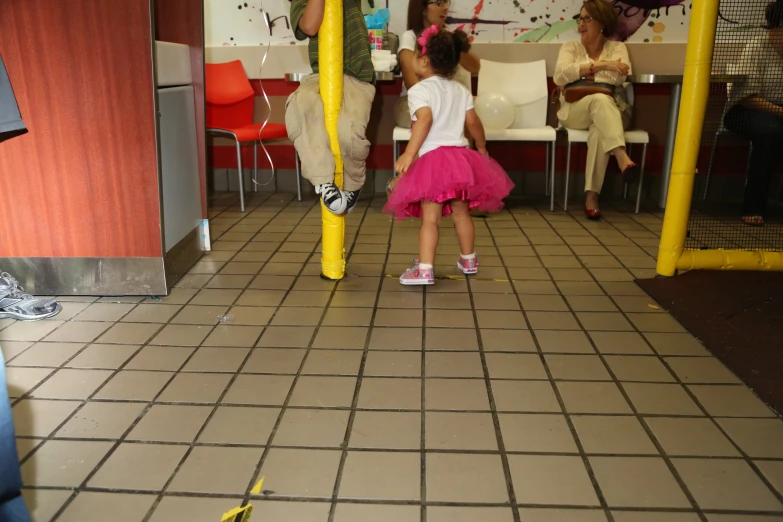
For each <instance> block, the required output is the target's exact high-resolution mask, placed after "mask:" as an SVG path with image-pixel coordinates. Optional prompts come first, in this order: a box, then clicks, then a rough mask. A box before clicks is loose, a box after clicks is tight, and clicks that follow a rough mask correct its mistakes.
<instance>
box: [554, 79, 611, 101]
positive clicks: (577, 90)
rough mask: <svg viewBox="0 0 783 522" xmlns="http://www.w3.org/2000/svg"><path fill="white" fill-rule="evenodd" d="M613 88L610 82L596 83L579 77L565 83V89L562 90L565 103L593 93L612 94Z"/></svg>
mask: <svg viewBox="0 0 783 522" xmlns="http://www.w3.org/2000/svg"><path fill="white" fill-rule="evenodd" d="M614 88H615V86H614V85H612V84H611V83H596V82H592V81H589V80H585V79H581V80H577V81H575V82H571V83H569V84H568V85H566V86H565V89H564V90H563V96H564V98H565V101H566V103H575V102H578V101H579V100H581V99H582V98H584V97H585V96H591V95H593V94H605V95H607V96H613V95H614Z"/></svg>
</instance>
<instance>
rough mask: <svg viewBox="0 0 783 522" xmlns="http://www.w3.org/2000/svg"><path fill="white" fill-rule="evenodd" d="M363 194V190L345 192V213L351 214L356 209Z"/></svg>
mask: <svg viewBox="0 0 783 522" xmlns="http://www.w3.org/2000/svg"><path fill="white" fill-rule="evenodd" d="M361 193H362V189H359V190H346V191H345V192H343V194H344V195H345V199H346V207H345V213H346V214H350V213H351V212H353V209H354V208H356V204H357V203H358V202H359V194H361Z"/></svg>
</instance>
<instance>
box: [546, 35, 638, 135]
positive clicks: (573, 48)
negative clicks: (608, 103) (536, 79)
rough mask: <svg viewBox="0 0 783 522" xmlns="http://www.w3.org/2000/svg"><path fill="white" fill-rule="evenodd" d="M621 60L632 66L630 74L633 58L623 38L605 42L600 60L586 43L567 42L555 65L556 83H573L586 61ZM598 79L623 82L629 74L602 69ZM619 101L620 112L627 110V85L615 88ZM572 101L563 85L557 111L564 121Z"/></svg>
mask: <svg viewBox="0 0 783 522" xmlns="http://www.w3.org/2000/svg"><path fill="white" fill-rule="evenodd" d="M618 60H620V61H621V62H623V63H624V64H625V65H627V66H628V74H629V75H630V74H631V61H630V59H629V58H628V48H627V47H625V44H624V43H622V42H615V41H612V40H608V41H607V42H606V43H605V44H604V49H603V51H602V52H601V56H600V57H599V58H598V60H593V59H592V58H590V56H588V54H587V49H585V46H584V45H582V42H579V41H573V42H566V43H564V44H563V46H562V47H561V48H560V53H559V54H558V56H557V64H556V65H555V76H554V81H555V85H557V86H558V87H565V86H566V85H568V84H569V83H573V82H575V81H577V80H579V79H580V78H581V75H580V74H579V68H580V66H581V65H582V64H586V63H595V62H616V61H618ZM595 81H596V82H597V83H608V84H611V85H617V86H622V85H623V84H624V83H625V81H626V76H621V75H620V74H619V73H617V72H615V71H598V72H596V73H595ZM614 100H615V103H617V107H618V108H619V109H620V112H624V111H625V110H626V109H627V108H628V102H627V100H626V97H625V91H624V90H623V89H615V95H614ZM569 106H570V104H569V103H566V101H565V97H564V96H563V92H562V89H561V92H560V110H559V111H558V112H557V117H558V119H559V120H560V121H563V120H565V119H567V118H568V108H569Z"/></svg>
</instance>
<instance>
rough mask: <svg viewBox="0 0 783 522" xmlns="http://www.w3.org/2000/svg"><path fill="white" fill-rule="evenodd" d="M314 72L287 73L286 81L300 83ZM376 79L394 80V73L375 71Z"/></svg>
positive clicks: (382, 80) (381, 80)
mask: <svg viewBox="0 0 783 522" xmlns="http://www.w3.org/2000/svg"><path fill="white" fill-rule="evenodd" d="M310 74H312V73H309V72H303V73H287V74H286V75H285V81H287V82H294V83H299V82H301V81H302V78H304V77H305V76H308V75H310ZM375 79H376V81H379V82H393V81H394V73H393V72H378V71H375Z"/></svg>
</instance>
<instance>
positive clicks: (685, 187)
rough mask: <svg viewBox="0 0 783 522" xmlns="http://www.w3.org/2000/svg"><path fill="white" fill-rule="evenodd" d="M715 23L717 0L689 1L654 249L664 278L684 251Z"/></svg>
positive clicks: (672, 271)
mask: <svg viewBox="0 0 783 522" xmlns="http://www.w3.org/2000/svg"><path fill="white" fill-rule="evenodd" d="M717 22H718V0H693V8H692V9H691V22H690V24H691V25H690V29H689V34H688V48H687V51H686V54H685V70H684V79H683V88H682V103H681V106H680V114H679V118H678V120H677V139H676V141H675V143H674V161H673V163H672V173H671V180H670V182H669V194H668V196H667V197H666V214H665V215H664V218H663V232H662V234H661V242H660V245H659V247H658V267H657V272H658V274H659V275H661V276H665V277H671V276H673V275H674V273H675V270H676V269H677V261H678V260H679V258H680V256H681V255H682V252H683V250H684V249H685V234H686V233H687V231H688V216H689V214H690V208H691V198H692V196H693V182H694V179H695V174H696V161H697V160H698V157H699V148H700V146H701V133H702V127H703V125H704V112H705V110H706V108H707V97H708V96H709V94H710V73H711V69H712V52H713V47H714V45H715V26H716V25H717Z"/></svg>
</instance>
